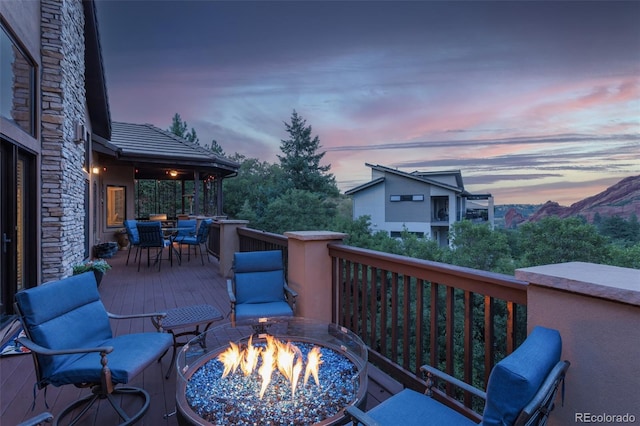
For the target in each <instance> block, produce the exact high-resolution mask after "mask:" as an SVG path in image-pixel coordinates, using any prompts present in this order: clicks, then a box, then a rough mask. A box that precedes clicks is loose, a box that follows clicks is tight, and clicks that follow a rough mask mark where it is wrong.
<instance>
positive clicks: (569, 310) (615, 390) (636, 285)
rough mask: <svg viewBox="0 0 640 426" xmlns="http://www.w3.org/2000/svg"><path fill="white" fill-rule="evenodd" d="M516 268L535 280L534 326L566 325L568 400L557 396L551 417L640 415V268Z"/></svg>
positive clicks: (584, 419) (638, 418)
mask: <svg viewBox="0 0 640 426" xmlns="http://www.w3.org/2000/svg"><path fill="white" fill-rule="evenodd" d="M515 276H516V278H517V279H520V280H523V281H527V282H528V283H529V286H528V289H527V327H528V328H529V331H531V329H532V328H533V327H534V326H536V325H542V326H545V327H549V328H555V329H556V330H558V331H560V335H561V336H562V359H567V360H569V362H571V366H570V367H569V371H568V372H567V378H566V388H565V401H564V406H562V404H560V403H559V401H557V404H556V407H555V409H554V411H553V413H551V416H550V417H549V424H550V425H569V424H579V423H597V424H605V423H636V422H640V405H639V404H638V401H639V399H638V377H640V361H639V360H640V271H638V270H637V269H628V268H619V267H616V266H607V265H597V264H593V263H583V262H569V263H560V264H555V265H544V266H536V267H531V268H524V269H518V270H517V271H516V273H515ZM596 416H610V417H596ZM617 416H621V417H617ZM624 416H627V417H626V420H624V419H625V417H624ZM629 416H634V417H635V421H631V422H630V421H629Z"/></svg>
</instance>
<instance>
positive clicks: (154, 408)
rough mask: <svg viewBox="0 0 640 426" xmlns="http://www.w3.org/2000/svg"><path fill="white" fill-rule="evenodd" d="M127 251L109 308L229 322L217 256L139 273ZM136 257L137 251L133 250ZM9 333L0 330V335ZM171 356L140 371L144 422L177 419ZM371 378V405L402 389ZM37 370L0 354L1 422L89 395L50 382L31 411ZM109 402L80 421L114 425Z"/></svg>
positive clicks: (124, 327)
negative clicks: (178, 311)
mask: <svg viewBox="0 0 640 426" xmlns="http://www.w3.org/2000/svg"><path fill="white" fill-rule="evenodd" d="M126 256H127V252H126V251H120V252H118V253H117V254H116V255H115V256H114V257H113V258H112V259H109V263H110V264H111V265H112V266H113V269H111V270H110V271H109V272H108V273H107V274H106V275H105V276H104V279H103V281H102V284H101V285H100V294H101V296H102V300H103V302H104V304H105V306H106V308H107V310H108V311H109V312H112V313H115V314H131V313H142V312H160V311H163V310H167V309H171V308H175V307H179V306H188V305H197V304H203V303H207V304H210V305H212V306H215V307H216V308H217V309H218V310H219V311H220V312H221V313H223V315H224V319H223V320H222V321H220V322H218V323H216V325H218V324H222V323H224V322H225V321H228V317H227V314H228V312H229V297H228V296H227V292H226V283H225V280H224V278H223V277H222V276H220V275H219V273H218V263H217V260H216V259H215V258H213V257H211V263H207V262H206V260H205V262H204V265H202V264H201V262H200V259H199V258H194V257H193V255H192V257H191V261H190V262H183V264H182V265H180V266H178V265H177V264H176V263H175V262H174V264H173V267H171V266H170V264H169V261H167V260H164V261H163V263H162V269H161V271H160V272H158V270H157V267H153V266H152V267H150V268H147V267H146V263H143V265H142V266H141V268H140V272H137V271H136V269H137V267H136V265H135V264H133V259H131V261H130V263H129V265H128V266H125V260H126ZM132 256H133V253H132ZM112 325H113V328H114V333H115V334H116V335H118V334H124V333H130V332H140V331H149V332H150V331H155V328H154V327H153V325H152V324H151V322H150V321H149V320H148V319H146V320H143V319H134V320H117V321H113V320H112ZM4 333H5V331H4V330H3V331H2V335H3V334H4ZM170 358H171V357H170V356H165V357H164V358H163V359H162V362H161V363H155V364H153V365H151V366H149V367H148V368H147V369H146V370H145V371H144V372H143V373H141V374H140V375H138V376H137V377H136V378H135V379H134V380H133V381H132V382H131V383H130V385H131V386H139V387H142V388H144V389H146V390H147V392H149V394H150V395H151V405H150V408H149V411H148V412H147V414H146V415H145V416H144V418H143V419H142V420H141V421H139V422H138V423H137V424H140V425H149V426H157V425H168V426H174V425H177V424H178V422H177V420H176V416H171V417H168V418H165V415H166V414H167V413H171V412H173V411H174V410H175V386H176V377H175V376H176V374H175V372H172V374H171V375H170V377H169V379H168V380H166V379H165V378H164V373H165V372H166V371H167V369H168V368H169V362H170ZM369 371H370V373H369V375H370V380H369V387H368V397H367V408H370V407H372V406H374V405H376V404H377V403H379V401H382V400H384V399H386V398H388V397H389V396H390V395H391V393H395V392H397V391H398V390H399V386H398V385H397V384H396V383H394V382H393V381H391V380H390V379H389V378H388V377H387V376H384V375H383V374H381V373H380V372H378V371H377V370H376V369H375V368H370V369H369ZM34 383H35V374H34V368H33V361H32V358H31V356H30V355H14V356H7V357H2V358H0V424H2V425H16V424H18V423H20V422H22V421H24V420H26V419H29V418H31V417H32V416H34V415H35V414H37V413H40V412H42V411H49V412H51V413H53V414H54V415H56V414H57V413H59V412H60V411H61V410H62V409H63V408H64V407H65V406H66V405H68V404H69V403H70V402H71V401H74V400H75V399H78V398H79V397H80V396H81V395H86V394H87V393H88V390H87V389H77V388H75V387H73V386H63V387H61V388H56V387H53V386H49V387H48V389H47V392H46V402H47V403H48V408H47V407H46V406H45V392H44V390H42V391H37V393H36V400H35V409H34V410H33V411H32V410H31V405H32V403H33V395H34ZM117 423H118V420H117V416H115V415H114V413H113V410H112V409H111V407H109V406H108V403H107V402H105V401H102V402H101V403H100V404H98V406H97V408H96V409H94V410H93V411H92V412H90V413H87V415H85V417H84V418H83V421H81V422H80V423H79V424H81V425H105V426H106V425H112V424H117Z"/></svg>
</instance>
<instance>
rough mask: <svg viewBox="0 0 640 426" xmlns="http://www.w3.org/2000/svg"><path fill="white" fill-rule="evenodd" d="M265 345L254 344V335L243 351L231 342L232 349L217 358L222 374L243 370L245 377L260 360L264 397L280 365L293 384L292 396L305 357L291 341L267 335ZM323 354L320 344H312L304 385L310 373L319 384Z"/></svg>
mask: <svg viewBox="0 0 640 426" xmlns="http://www.w3.org/2000/svg"><path fill="white" fill-rule="evenodd" d="M266 340H267V343H266V347H264V348H263V347H260V346H254V345H253V343H252V338H249V342H248V343H247V346H246V347H245V348H244V349H242V350H240V347H239V345H237V344H235V343H233V342H229V348H227V350H225V351H224V352H222V353H221V354H220V355H218V360H220V362H222V363H223V364H224V371H223V373H222V377H226V376H227V375H228V374H229V373H231V372H233V373H235V372H236V370H237V369H238V366H240V369H241V370H242V372H243V373H244V375H245V376H250V375H251V374H253V372H254V371H255V369H256V366H257V365H258V361H259V360H261V364H260V367H259V368H258V375H259V376H260V377H261V379H262V385H261V388H260V399H262V397H263V396H264V393H265V392H266V390H267V388H268V386H269V383H271V378H272V375H273V372H274V370H275V369H276V368H277V369H278V371H279V372H280V374H282V375H283V376H284V377H285V378H286V379H287V380H288V381H289V383H290V384H291V396H292V397H293V396H294V395H295V392H296V388H297V386H298V382H299V380H300V375H301V374H302V368H303V356H302V352H301V351H300V348H298V347H297V346H296V345H294V344H292V343H291V342H287V343H284V342H281V341H279V340H277V339H276V338H275V337H273V336H266ZM321 357H322V353H321V352H320V348H319V347H317V346H316V347H313V348H312V349H311V351H310V352H309V354H308V355H307V362H306V368H305V373H304V385H305V386H306V384H307V381H308V379H309V376H310V375H313V378H314V379H315V382H316V385H318V386H320V380H319V379H318V370H319V367H320V364H322V361H321V360H320V358H321Z"/></svg>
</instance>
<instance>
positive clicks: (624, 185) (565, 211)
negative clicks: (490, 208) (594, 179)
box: [505, 175, 640, 222]
mask: <svg viewBox="0 0 640 426" xmlns="http://www.w3.org/2000/svg"><path fill="white" fill-rule="evenodd" d="M596 213H598V214H599V215H600V216H601V217H612V216H619V217H621V218H624V219H629V217H631V215H632V214H634V213H635V215H636V216H638V217H640V175H638V176H630V177H628V178H625V179H622V180H621V181H620V182H618V183H616V184H615V185H613V186H610V187H609V188H607V189H605V190H604V191H602V192H601V193H599V194H597V195H594V196H591V197H588V198H585V199H584V200H581V201H578V202H576V203H573V204H572V205H571V206H569V207H563V206H561V205H559V204H558V203H556V202H554V201H547V202H546V203H545V204H544V205H543V206H542V207H540V209H538V211H537V212H535V213H534V214H533V215H532V216H531V217H530V218H529V219H528V220H529V221H532V222H535V221H538V220H540V219H542V218H544V217H547V216H558V217H561V218H565V217H573V216H583V217H585V218H586V219H587V221H588V222H593V217H594V216H595V214H596ZM505 222H506V218H505Z"/></svg>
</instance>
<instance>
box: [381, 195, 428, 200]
mask: <svg viewBox="0 0 640 426" xmlns="http://www.w3.org/2000/svg"><path fill="white" fill-rule="evenodd" d="M389 201H391V202H398V201H424V194H413V195H411V194H409V195H392V196H390V197H389Z"/></svg>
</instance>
